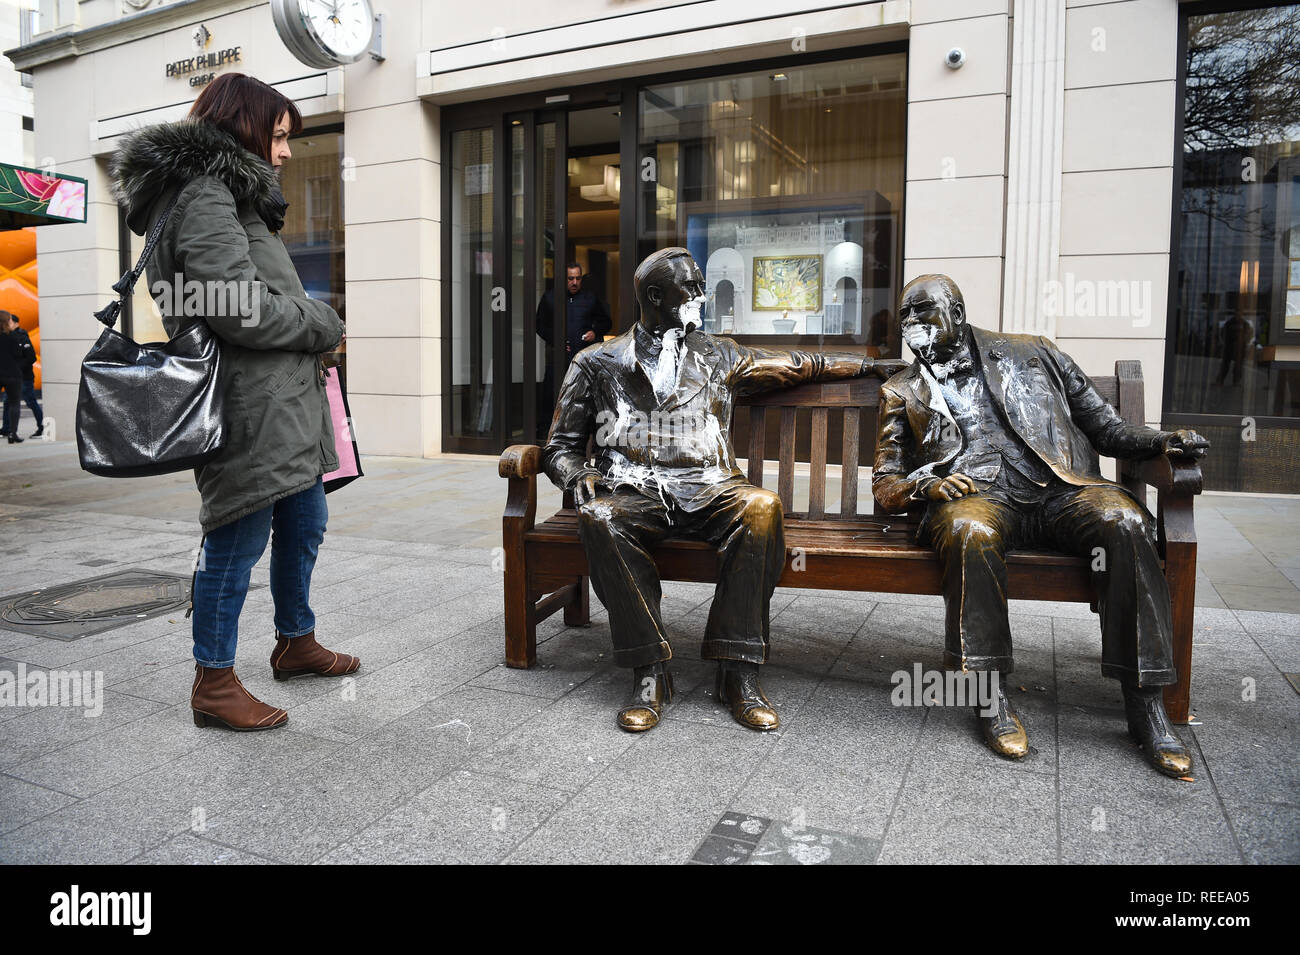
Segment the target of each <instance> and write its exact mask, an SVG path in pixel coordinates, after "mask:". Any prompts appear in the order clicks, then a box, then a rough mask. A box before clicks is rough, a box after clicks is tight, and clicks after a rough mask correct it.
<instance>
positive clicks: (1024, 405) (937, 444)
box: [871, 325, 1162, 513]
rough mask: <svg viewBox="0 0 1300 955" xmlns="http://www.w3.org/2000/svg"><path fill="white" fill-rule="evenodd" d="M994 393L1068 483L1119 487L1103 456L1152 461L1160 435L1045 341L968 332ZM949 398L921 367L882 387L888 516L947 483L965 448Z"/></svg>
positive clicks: (882, 492)
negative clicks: (1127, 417)
mask: <svg viewBox="0 0 1300 955" xmlns="http://www.w3.org/2000/svg"><path fill="white" fill-rule="evenodd" d="M970 332H971V335H972V338H973V341H972V346H971V347H973V348H977V349H978V350H979V355H980V361H981V363H982V364H983V366H984V375H985V380H986V382H987V383H988V388H989V393H990V394H991V395H992V397H993V401H994V402H995V403H996V404H997V406H998V408H999V409H1000V410H1001V411H1002V412H1003V413H1004V414H1005V416H1006V420H1007V423H1008V424H1010V426H1011V429H1012V430H1013V431H1014V432H1015V433H1016V434H1017V435H1019V436H1020V438H1021V439H1022V440H1023V441H1024V442H1025V444H1026V445H1027V446H1028V447H1029V449H1030V450H1031V451H1032V452H1033V453H1034V454H1036V455H1037V456H1038V457H1039V458H1040V459H1041V460H1042V461H1043V463H1044V464H1046V465H1047V466H1048V467H1049V468H1051V469H1052V471H1053V472H1054V473H1055V474H1056V476H1057V477H1058V478H1060V479H1061V480H1062V481H1065V482H1066V483H1067V484H1074V485H1085V484H1112V483H1113V482H1111V481H1107V480H1106V479H1105V478H1103V477H1102V476H1101V472H1100V470H1099V468H1098V460H1097V454H1098V452H1101V453H1102V454H1106V455H1109V456H1111V457H1116V458H1144V457H1153V456H1154V455H1156V454H1159V453H1160V450H1161V440H1162V433H1161V432H1159V431H1153V430H1151V429H1150V428H1146V427H1138V426H1134V425H1130V424H1128V423H1126V422H1125V421H1124V419H1123V418H1121V417H1120V416H1119V413H1118V412H1117V411H1116V410H1115V409H1114V408H1113V407H1112V406H1111V405H1110V404H1109V403H1108V402H1107V401H1106V399H1105V398H1103V397H1102V396H1101V395H1099V394H1098V393H1097V389H1096V388H1095V387H1094V386H1093V384H1092V381H1091V380H1090V379H1089V378H1088V376H1087V375H1085V374H1084V373H1083V372H1082V371H1081V370H1080V369H1079V366H1078V365H1076V364H1075V363H1074V360H1073V359H1072V358H1070V356H1069V355H1067V354H1065V352H1063V351H1061V350H1060V349H1059V348H1057V347H1056V345H1054V344H1053V343H1052V342H1051V341H1049V340H1048V339H1046V338H1043V337H1042V336H1038V335H1013V334H1006V333H1001V332H989V331H985V330H984V329H982V328H976V327H974V326H973V325H972V326H970ZM952 421H953V419H952V414H951V412H950V411H949V409H948V406H947V404H946V402H945V401H944V399H943V395H942V394H941V393H940V392H939V390H938V389H937V388H933V387H931V385H930V384H929V383H928V382H927V381H926V375H925V374H924V373H923V371H922V367H921V363H920V362H919V361H914V362H913V363H912V364H911V365H909V366H908V367H907V368H906V369H904V370H903V371H901V372H899V373H898V374H897V375H894V377H892V378H890V379H889V380H888V381H887V382H885V384H884V385H883V386H881V389H880V416H879V419H878V428H877V438H876V460H875V467H874V469H873V470H872V477H871V489H872V493H873V494H874V495H875V498H876V502H877V503H878V504H879V505H880V507H881V508H882V509H883V510H885V511H887V512H889V513H896V512H898V511H904V510H907V508H908V507H909V506H911V505H912V504H913V503H914V502H916V501H917V500H919V499H920V498H919V496H918V495H917V489H918V485H919V483H920V482H921V481H922V480H924V479H926V478H929V477H931V476H935V475H939V476H944V475H946V474H947V471H946V470H945V469H944V466H945V465H946V464H948V463H949V462H951V461H952V460H953V459H954V458H956V457H957V455H958V454H959V453H960V452H961V450H962V439H961V431H960V429H959V428H958V427H957V426H956V423H955V422H953V423H952V426H951V427H945V424H947V423H949V422H952Z"/></svg>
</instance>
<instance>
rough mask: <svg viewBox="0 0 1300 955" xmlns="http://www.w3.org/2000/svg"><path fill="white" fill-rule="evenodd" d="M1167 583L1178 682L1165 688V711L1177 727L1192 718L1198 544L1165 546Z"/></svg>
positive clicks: (1184, 543)
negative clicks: (1193, 625)
mask: <svg viewBox="0 0 1300 955" xmlns="http://www.w3.org/2000/svg"><path fill="white" fill-rule="evenodd" d="M1165 579H1166V580H1168V582H1169V601H1170V605H1171V609H1172V611H1173V643H1174V666H1175V667H1176V668H1177V669H1178V682H1177V683H1175V684H1173V685H1171V686H1167V687H1165V710H1166V711H1167V712H1168V713H1169V718H1170V719H1171V720H1173V721H1174V722H1175V723H1186V722H1187V721H1188V720H1189V719H1190V718H1191V717H1190V712H1191V699H1192V624H1193V616H1194V613H1195V609H1196V543H1195V542H1194V541H1193V542H1182V543H1175V542H1173V541H1169V542H1167V543H1166V545H1165Z"/></svg>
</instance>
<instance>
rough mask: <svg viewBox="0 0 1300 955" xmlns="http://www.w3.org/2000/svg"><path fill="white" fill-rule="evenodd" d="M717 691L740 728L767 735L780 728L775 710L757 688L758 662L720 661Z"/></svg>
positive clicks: (779, 721)
mask: <svg viewBox="0 0 1300 955" xmlns="http://www.w3.org/2000/svg"><path fill="white" fill-rule="evenodd" d="M716 690H717V694H718V699H719V700H720V701H722V702H723V703H726V704H727V705H728V706H730V707H731V715H732V717H733V718H734V719H735V721H736V722H737V723H739V724H740V725H741V726H744V727H747V728H749V729H752V730H758V731H759V732H760V733H766V732H769V731H771V730H774V729H776V728H777V727H779V726H780V725H781V720H780V719H779V718H778V717H777V715H776V709H775V708H774V707H773V706H772V704H771V703H770V702H768V699H767V697H766V696H764V695H763V688H762V687H761V686H759V685H758V664H757V663H740V662H737V661H728V662H726V663H721V662H719V664H718V681H717V684H716Z"/></svg>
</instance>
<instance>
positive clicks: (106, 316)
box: [95, 189, 181, 328]
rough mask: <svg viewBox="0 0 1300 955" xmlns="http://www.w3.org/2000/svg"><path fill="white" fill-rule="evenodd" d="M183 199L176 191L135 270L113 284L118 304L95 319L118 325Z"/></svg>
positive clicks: (153, 229) (150, 235)
mask: <svg viewBox="0 0 1300 955" xmlns="http://www.w3.org/2000/svg"><path fill="white" fill-rule="evenodd" d="M180 197H181V190H180V189H177V190H176V195H174V196H172V201H171V202H169V203H167V208H166V209H164V210H163V214H162V215H161V216H159V217H158V221H157V222H155V223H154V225H153V228H152V229H150V230H149V238H148V239H147V240H146V241H145V244H144V251H143V252H141V253H140V258H139V260H138V261H137V262H136V263H135V268H133V269H129V270H128V271H126V272H123V273H122V277H121V278H120V279H118V280H117V281H116V282H114V283H113V291H114V292H116V293H117V294H118V299H117V301H116V302H109V303H108V304H107V305H105V306H104V307H103V308H101V309H100V310H99V311H98V312H96V313H95V318H97V319H99V320H100V321H101V322H103V323H104V324H105V325H106V326H108V327H109V328H112V327H113V326H114V325H116V324H117V316H118V315H119V314H121V312H122V306H123V305H124V304H125V302H126V297H127V296H128V295H130V294H131V293H132V292H133V291H135V283H136V282H137V281H138V280H139V278H140V273H141V272H143V271H144V267H145V263H146V262H148V261H149V257H150V256H151V255H153V250H154V248H155V247H156V246H157V245H158V240H159V239H161V238H162V231H163V227H164V226H166V225H167V220H168V219H169V218H170V217H171V214H172V210H173V209H175V208H176V201H177V200H178V199H180Z"/></svg>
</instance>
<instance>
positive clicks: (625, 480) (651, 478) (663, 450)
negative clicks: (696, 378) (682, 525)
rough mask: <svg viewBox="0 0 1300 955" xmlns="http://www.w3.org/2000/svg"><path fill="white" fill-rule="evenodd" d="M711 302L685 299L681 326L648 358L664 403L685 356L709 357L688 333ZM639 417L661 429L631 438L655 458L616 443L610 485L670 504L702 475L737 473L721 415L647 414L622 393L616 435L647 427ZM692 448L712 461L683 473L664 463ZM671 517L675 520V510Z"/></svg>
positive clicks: (706, 478) (708, 478)
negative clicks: (728, 461) (694, 347)
mask: <svg viewBox="0 0 1300 955" xmlns="http://www.w3.org/2000/svg"><path fill="white" fill-rule="evenodd" d="M705 302H706V299H705V298H704V296H702V295H701V296H696V297H695V298H693V299H690V300H689V301H686V302H683V303H682V304H681V305H679V306H678V307H677V309H676V311H675V315H676V318H677V320H678V322H679V323H680V327H677V326H673V327H671V328H668V329H666V330H665V331H664V333H663V336H662V338H661V347H660V351H659V355H658V357H657V358H649V359H648V360H646V362H645V363H646V364H647V365H648V366H649V368H648V370H649V371H650V384H651V387H652V388H653V389H654V393H655V398H656V400H657V401H658V402H659V404H661V405H662V404H664V403H665V402H666V401H667V400H668V399H669V398H670V397H671V396H672V394H673V393H674V392H675V391H676V389H677V386H678V381H679V379H680V377H681V369H682V363H683V361H684V360H685V359H687V358H690V359H693V360H695V361H696V362H702V361H703V359H702V358H701V356H700V355H699V354H697V353H695V352H690V351H688V350H687V349H686V337H687V336H688V335H690V334H691V332H693V331H695V330H696V329H698V328H699V327H700V324H701V321H700V313H701V310H702V309H703V307H704V304H705ZM638 418H641V419H644V420H645V421H646V422H648V423H649V427H650V428H651V429H652V430H653V431H654V432H655V433H654V434H651V435H647V437H646V438H645V439H643V440H639V441H636V442H629V444H630V446H635V447H640V448H643V449H644V451H645V453H646V454H648V455H649V457H650V459H651V462H652V463H651V464H648V465H647V464H641V463H636V462H634V461H631V460H629V459H628V458H627V457H626V456H625V455H624V454H622V453H621V452H619V451H617V450H615V449H613V448H611V449H610V457H611V459H612V460H611V461H610V464H609V469H608V472H607V473H606V475H605V481H604V483H605V484H606V485H607V486H609V487H617V486H618V485H620V484H628V485H632V486H633V487H636V488H638V489H640V490H641V491H642V492H644V493H649V494H651V495H653V496H657V497H658V498H659V499H660V500H661V501H662V502H663V503H664V505H665V507H667V506H668V504H669V498H668V497H667V495H666V493H665V492H672V493H673V494H674V496H677V494H678V492H679V491H680V490H683V489H684V488H685V486H686V485H688V484H694V483H699V482H701V480H702V481H703V483H705V484H709V483H717V482H720V481H724V480H726V479H728V478H730V477H732V476H733V472H732V470H731V469H730V468H729V467H726V466H725V465H724V461H725V448H726V441H727V438H726V435H725V434H724V433H723V430H722V425H721V422H719V421H718V420H717V418H716V417H715V416H713V415H684V416H679V417H670V418H668V419H662V418H659V417H655V416H647V415H645V414H640V415H638V413H637V412H636V411H634V410H633V409H632V408H631V406H630V405H629V404H628V403H627V402H625V401H624V400H622V399H619V401H618V417H617V422H616V423H615V424H614V426H613V429H612V430H613V433H614V435H617V436H623V435H625V434H626V433H627V432H628V431H629V425H631V426H632V429H633V430H635V426H636V425H637V424H640V426H641V428H642V429H644V428H645V427H646V426H647V425H646V424H642V423H641V422H639V421H638V420H637V419H638ZM665 424H666V426H667V428H668V432H669V433H666V434H660V433H659V430H660V427H663V426H664V425H665ZM614 443H618V442H614ZM687 448H690V449H692V450H693V451H694V452H695V454H696V455H698V456H699V457H702V458H704V459H705V460H706V462H707V463H706V464H705V466H704V467H703V468H700V469H696V468H688V469H685V471H686V473H684V474H681V475H678V474H676V473H674V472H676V471H678V470H679V469H678V468H675V467H672V466H671V465H667V466H664V467H660V466H659V459H660V457H661V456H666V457H669V458H676V457H679V456H682V453H683V451H685V450H686V449H687ZM669 521H670V522H671V516H670V517H669Z"/></svg>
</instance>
